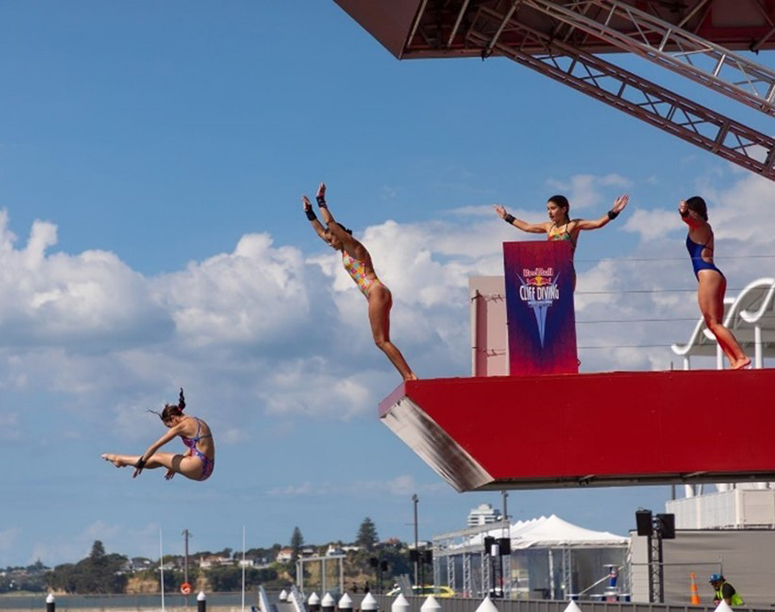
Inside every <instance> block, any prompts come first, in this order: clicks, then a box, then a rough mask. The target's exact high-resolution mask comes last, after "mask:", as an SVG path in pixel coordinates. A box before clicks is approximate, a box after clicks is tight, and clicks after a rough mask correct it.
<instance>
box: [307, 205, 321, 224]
mask: <svg viewBox="0 0 775 612" xmlns="http://www.w3.org/2000/svg"><path fill="white" fill-rule="evenodd" d="M304 214H306V215H307V219H309V220H310V221H317V219H318V216H317V215H316V214H315V211H314V210H312V207H311V206H310V207H309V208H308V209H307V210H305V211H304Z"/></svg>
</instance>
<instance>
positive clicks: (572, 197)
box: [547, 173, 631, 211]
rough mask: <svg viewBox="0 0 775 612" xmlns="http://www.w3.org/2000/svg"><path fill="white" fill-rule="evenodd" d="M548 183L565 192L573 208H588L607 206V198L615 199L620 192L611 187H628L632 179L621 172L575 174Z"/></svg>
mask: <svg viewBox="0 0 775 612" xmlns="http://www.w3.org/2000/svg"><path fill="white" fill-rule="evenodd" d="M547 185H548V186H549V187H551V188H553V189H557V190H559V191H561V192H564V195H565V196H566V197H567V198H568V200H569V201H570V205H571V210H572V211H573V210H584V209H587V208H598V209H600V208H605V206H607V205H608V204H607V202H606V198H610V199H611V201H612V202H613V199H614V197H615V196H616V195H619V193H613V190H612V189H611V188H613V187H616V188H617V189H618V190H620V191H621V190H623V189H627V188H628V187H629V186H630V185H631V181H630V180H629V179H627V178H625V177H623V176H621V175H619V174H613V173H612V174H605V175H603V176H597V175H594V174H575V175H573V176H572V177H570V179H569V180H557V179H549V180H548V181H547Z"/></svg>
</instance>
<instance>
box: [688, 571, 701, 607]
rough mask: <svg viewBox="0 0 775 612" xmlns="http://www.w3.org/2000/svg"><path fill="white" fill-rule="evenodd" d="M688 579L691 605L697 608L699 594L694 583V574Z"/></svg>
mask: <svg viewBox="0 0 775 612" xmlns="http://www.w3.org/2000/svg"><path fill="white" fill-rule="evenodd" d="M689 579H690V580H691V587H690V589H691V592H692V599H691V603H692V605H693V606H699V605H700V593H699V591H698V590H697V583H696V582H694V579H695V575H694V574H689Z"/></svg>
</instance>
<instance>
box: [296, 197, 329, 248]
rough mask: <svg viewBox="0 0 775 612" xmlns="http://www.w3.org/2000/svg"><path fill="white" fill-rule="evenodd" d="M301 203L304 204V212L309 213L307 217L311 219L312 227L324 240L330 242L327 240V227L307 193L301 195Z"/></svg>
mask: <svg viewBox="0 0 775 612" xmlns="http://www.w3.org/2000/svg"><path fill="white" fill-rule="evenodd" d="M301 203H302V205H303V206H304V213H305V214H306V215H307V219H309V222H310V224H311V225H312V229H314V230H315V233H316V234H317V235H318V236H320V239H321V240H323V242H328V240H326V228H324V227H323V224H322V223H321V222H320V221H318V217H317V215H316V214H315V211H314V210H313V208H312V203H311V202H310V201H309V198H308V197H307V196H305V195H303V196H301Z"/></svg>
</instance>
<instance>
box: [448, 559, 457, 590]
mask: <svg viewBox="0 0 775 612" xmlns="http://www.w3.org/2000/svg"><path fill="white" fill-rule="evenodd" d="M447 586H448V587H449V588H451V589H452V590H455V589H456V588H457V584H456V581H455V557H454V556H452V555H448V556H447Z"/></svg>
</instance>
